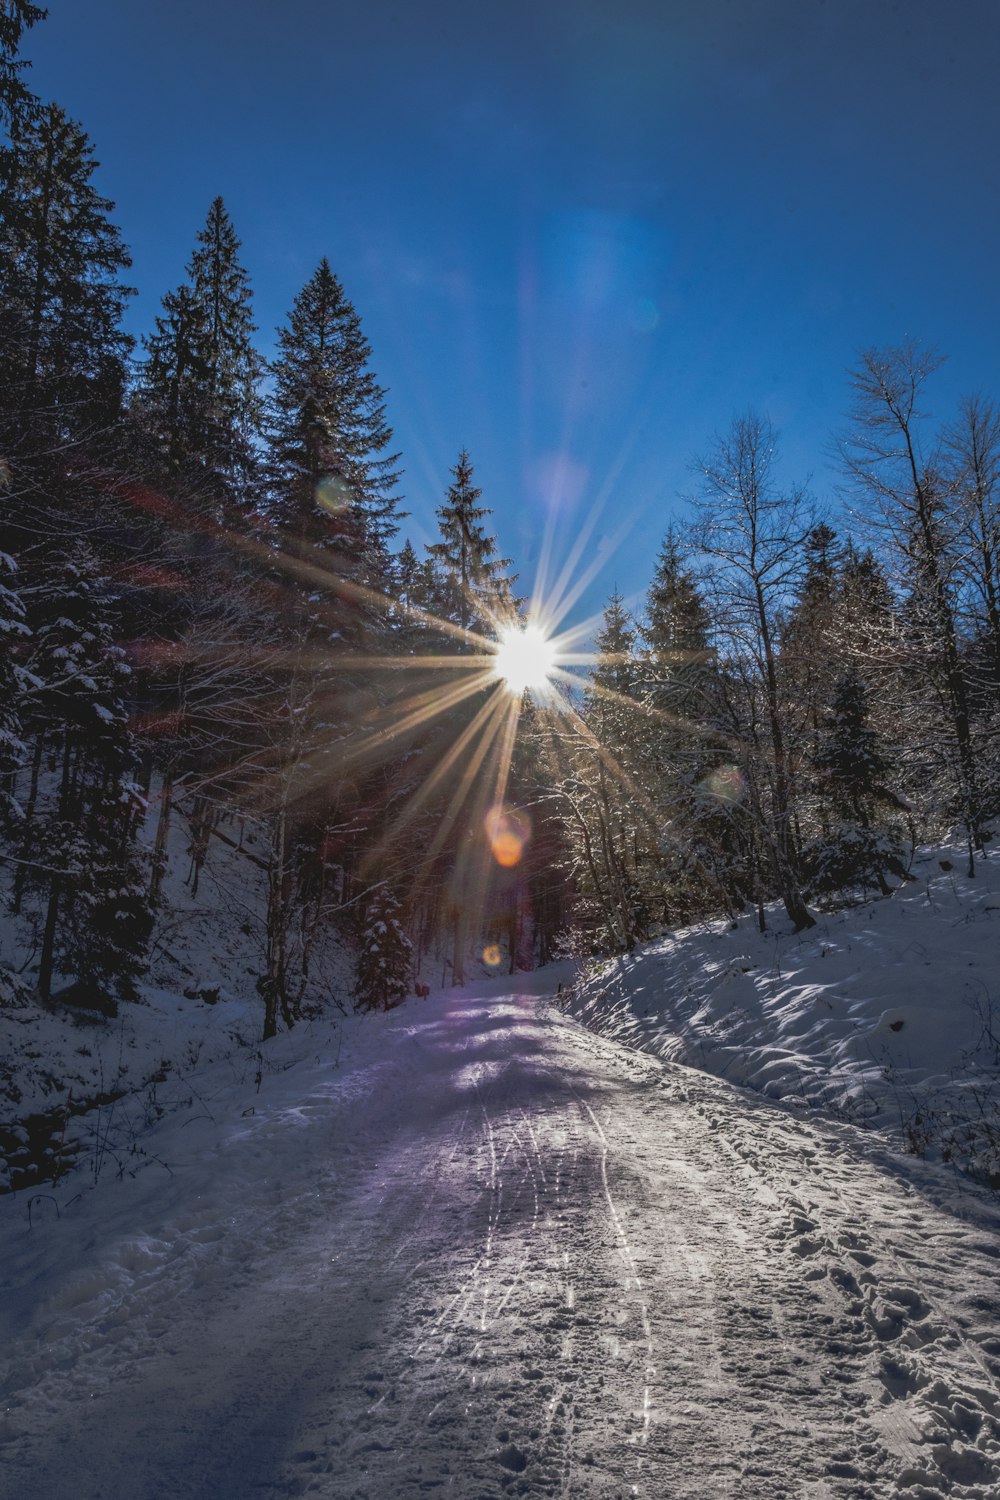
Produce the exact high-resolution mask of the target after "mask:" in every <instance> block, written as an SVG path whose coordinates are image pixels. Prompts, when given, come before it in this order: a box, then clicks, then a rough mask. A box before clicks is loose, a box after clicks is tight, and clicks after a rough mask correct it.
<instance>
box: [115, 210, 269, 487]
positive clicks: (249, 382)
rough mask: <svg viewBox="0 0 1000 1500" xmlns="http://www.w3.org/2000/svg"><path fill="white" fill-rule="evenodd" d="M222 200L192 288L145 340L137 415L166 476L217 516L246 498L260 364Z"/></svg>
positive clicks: (166, 306)
mask: <svg viewBox="0 0 1000 1500" xmlns="http://www.w3.org/2000/svg"><path fill="white" fill-rule="evenodd" d="M239 249H240V242H239V240H238V239H237V237H236V232H235V230H234V229H233V225H232V222H231V220H230V218H229V215H228V213H227V212H226V208H225V204H224V203H223V201H222V199H221V198H216V199H215V201H214V203H213V204H212V207H211V208H210V210H209V214H208V219H207V221H206V224H205V227H204V229H202V230H201V231H200V232H199V234H198V240H197V244H196V247H195V251H194V254H193V255H192V257H191V259H190V261H189V262H188V266H187V275H188V280H187V282H186V283H185V284H184V285H182V286H181V287H179V288H178V289H177V291H175V292H168V293H167V294H166V296H165V297H164V299H163V314H162V316H160V317H158V318H157V319H156V331H155V333H153V334H152V335H151V336H150V337H148V338H146V339H145V340H144V344H145V348H146V355H147V357H146V361H145V363H144V365H143V368H142V372H141V378H140V384H139V389H138V392H137V399H136V411H137V414H138V415H139V416H140V417H141V418H142V419H143V420H144V422H145V425H146V426H147V427H149V428H151V434H152V436H153V440H154V444H155V446H156V448H157V449H158V451H159V454H160V458H161V461H162V462H164V463H165V465H166V469H167V472H168V474H174V475H178V476H181V477H183V478H185V479H186V481H187V486H186V488H187V491H188V493H187V496H186V498H188V499H189V500H190V499H192V498H195V495H194V494H192V491H194V492H196V494H198V495H200V496H201V497H204V498H205V499H207V501H208V503H209V505H210V506H211V507H212V508H213V509H217V508H218V507H219V505H220V504H222V503H223V502H229V503H230V504H235V503H237V502H240V501H242V502H244V503H245V501H246V499H247V497H248V489H249V488H250V486H251V484H252V481H253V478H254V473H255V467H256V462H255V456H254V448H253V440H254V436H255V434H256V432H257V431H258V429H259V427H260V420H261V410H262V408H261V402H260V398H259V395H258V389H257V388H258V384H259V380H260V374H261V361H260V358H259V356H258V355H257V353H256V350H255V349H254V346H253V335H254V333H255V331H256V329H255V325H254V322H253V315H252V309H251V291H250V282H249V278H248V276H247V273H246V272H245V271H244V269H243V267H242V266H241V264H240V261H239Z"/></svg>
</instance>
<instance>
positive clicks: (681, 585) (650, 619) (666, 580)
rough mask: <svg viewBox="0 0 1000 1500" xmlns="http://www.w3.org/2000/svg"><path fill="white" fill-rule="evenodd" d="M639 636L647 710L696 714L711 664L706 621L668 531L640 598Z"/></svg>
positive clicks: (692, 581) (702, 605)
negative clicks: (643, 603) (643, 614)
mask: <svg viewBox="0 0 1000 1500" xmlns="http://www.w3.org/2000/svg"><path fill="white" fill-rule="evenodd" d="M642 637H643V641H644V642H645V647H646V650H645V652H644V656H643V661H644V686H645V687H646V691H647V693H648V696H649V701H650V703H651V704H652V706H653V707H654V708H656V709H657V710H659V711H660V712H661V713H664V714H670V715H671V716H673V717H675V718H678V719H683V718H684V717H685V716H686V715H687V714H689V713H693V714H697V713H698V699H699V696H700V693H701V690H702V686H703V682H704V679H705V677H706V672H707V671H708V670H710V663H711V660H712V649H711V642H710V621H709V616H708V610H707V608H706V606H705V602H704V600H703V599H702V597H701V594H700V592H699V590H698V585H697V582H696V580H695V577H694V574H693V573H692V572H691V571H690V569H689V568H687V567H686V566H685V564H684V559H683V555H682V552H681V547H680V543H679V542H678V540H677V538H676V536H675V535H674V533H673V531H669V532H668V533H667V535H666V537H665V538H664V541H663V546H662V547H661V549H660V555H659V558H658V559H657V564H656V571H655V572H654V574H653V581H652V583H651V584H650V586H649V591H648V593H647V595H646V622H645V624H644V625H643V628H642Z"/></svg>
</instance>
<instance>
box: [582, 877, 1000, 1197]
mask: <svg viewBox="0 0 1000 1500" xmlns="http://www.w3.org/2000/svg"><path fill="white" fill-rule="evenodd" d="M965 864H966V856H965V852H964V851H963V850H962V849H956V848H951V847H945V848H943V849H933V850H925V851H923V853H922V855H921V858H920V859H918V861H917V862H916V863H915V865H914V873H915V874H916V875H917V877H918V878H917V879H916V880H914V881H913V883H912V884H909V885H903V886H901V887H900V888H899V889H898V890H897V891H895V893H894V894H893V895H892V897H891V898H890V899H875V900H871V901H868V902H866V903H865V904H863V905H858V906H855V907H854V908H851V909H847V910H841V911H838V912H833V913H828V914H826V915H821V916H820V919H819V922H818V924H817V926H816V927H814V928H812V929H810V930H809V931H807V932H803V933H799V934H794V933H791V932H790V931H789V930H788V923H787V920H783V919H782V916H781V915H780V914H779V912H778V910H777V909H776V908H771V909H770V911H769V913H768V920H769V923H770V925H771V929H772V930H770V931H768V932H766V933H760V932H759V931H758V930H757V921H756V916H755V915H754V914H748V915H746V916H744V917H742V918H741V919H740V921H739V923H738V924H737V925H736V926H732V925H731V924H730V923H729V922H726V921H715V922H710V923H706V924H702V925H700V926H696V927H691V928H688V929H685V930H683V931H679V932H677V933H675V934H672V935H671V936H669V937H665V938H662V939H660V940H659V941H657V942H654V943H651V944H649V945H647V946H646V947H644V948H641V949H638V950H637V951H636V952H635V953H633V954H631V955H629V956H628V957H625V958H621V959H616V960H614V961H611V962H608V963H603V964H597V965H595V966H594V968H593V970H592V971H591V972H590V973H589V975H587V976H586V977H585V978H583V979H581V981H580V982H579V983H578V985H577V986H576V987H575V989H574V992H573V995H572V997H571V999H570V1001H569V1004H570V1008H571V1009H572V1011H573V1013H574V1014H575V1015H576V1016H578V1017H579V1018H581V1019H583V1020H585V1021H586V1022H587V1024H589V1025H591V1026H593V1027H595V1028H596V1029H597V1030H599V1031H600V1032H601V1033H602V1034H603V1035H606V1036H610V1037H614V1038H615V1039H616V1040H618V1041H622V1042H625V1043H627V1044H628V1045H629V1046H632V1047H636V1048H641V1049H643V1050H645V1051H648V1052H652V1053H655V1054H656V1055H657V1056H659V1057H662V1058H666V1059H668V1060H670V1061H672V1062H684V1063H688V1064H690V1065H692V1066H695V1067H699V1068H704V1069H706V1070H708V1071H709V1072H711V1073H714V1074H716V1075H718V1076H719V1077H722V1078H726V1079H729V1080H730V1081H731V1082H734V1083H739V1084H745V1085H748V1086H750V1087H751V1088H753V1089H756V1090H759V1091H760V1092H761V1093H763V1094H765V1095H767V1097H768V1098H771V1099H780V1100H784V1101H785V1102H786V1103H789V1104H793V1105H794V1104H799V1105H803V1104H805V1103H810V1104H821V1105H823V1106H824V1107H826V1108H828V1109H829V1108H832V1109H834V1110H836V1111H837V1112H838V1113H840V1114H842V1115H846V1116H847V1117H848V1118H850V1119H853V1120H855V1121H858V1122H861V1123H865V1124H867V1125H870V1126H876V1127H880V1128H884V1129H887V1130H891V1131H892V1132H893V1133H894V1134H895V1135H896V1137H897V1139H899V1140H901V1141H902V1143H903V1144H904V1145H906V1146H907V1147H908V1148H909V1149H910V1150H913V1151H916V1152H921V1153H923V1152H927V1151H929V1152H931V1154H934V1155H937V1156H938V1157H940V1158H943V1159H945V1160H949V1161H954V1162H956V1163H957V1164H959V1165H961V1166H963V1167H967V1168H968V1169H970V1170H972V1171H973V1172H975V1173H977V1174H979V1175H980V1176H981V1177H983V1178H985V1179H987V1180H990V1181H993V1182H994V1184H995V1185H997V1186H1000V1066H998V1064H1000V983H998V976H997V962H996V956H997V943H998V938H1000V859H997V858H992V859H989V860H985V861H981V862H979V863H978V864H977V870H976V876H975V878H974V879H972V880H970V879H968V878H967V877H966V875H965V874H964V873H963V872H964V869H965Z"/></svg>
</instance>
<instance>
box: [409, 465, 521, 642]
mask: <svg viewBox="0 0 1000 1500" xmlns="http://www.w3.org/2000/svg"><path fill="white" fill-rule="evenodd" d="M451 472H452V475H453V476H454V482H453V483H452V484H450V485H449V486H448V498H447V500H446V502H445V504H444V505H441V506H439V507H438V511H437V518H438V527H439V530H440V534H441V540H440V541H438V542H432V543H431V545H430V546H429V547H428V548H427V551H428V553H429V555H430V557H431V558H432V560H433V562H434V563H435V565H436V567H437V569H438V572H439V574H440V575H441V576H442V577H443V578H444V579H445V580H446V598H445V601H444V607H445V617H446V618H447V619H449V620H452V621H453V622H454V623H455V624H457V625H460V626H461V627H462V629H463V630H469V629H476V630H481V629H483V628H485V629H487V630H490V629H491V626H492V622H493V621H495V620H496V619H497V617H498V616H501V615H508V614H513V613H514V611H515V610H516V608H517V603H516V601H515V599H514V597H513V585H514V583H515V581H516V580H515V578H513V577H510V576H508V574H507V571H506V570H507V569H508V568H509V567H510V565H511V559H510V558H509V557H499V556H498V555H497V545H496V538H495V537H494V536H492V535H491V534H490V533H489V532H487V530H486V528H485V526H484V525H483V522H484V521H485V520H486V518H487V516H491V515H492V514H493V512H492V510H491V509H490V508H489V507H488V506H485V505H480V504H479V501H480V500H481V499H482V493H483V492H482V490H481V489H480V488H479V487H478V486H477V485H476V484H475V483H474V481H473V465H472V461H471V459H470V458H469V455H468V453H467V451H466V450H465V449H464V448H463V449H462V451H461V453H460V454H459V455H458V462H457V463H456V464H455V467H454V468H453V469H452V471H451Z"/></svg>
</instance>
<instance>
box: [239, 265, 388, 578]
mask: <svg viewBox="0 0 1000 1500" xmlns="http://www.w3.org/2000/svg"><path fill="white" fill-rule="evenodd" d="M370 358H371V347H370V345H369V343H368V341H367V339H366V338H365V336H364V334H363V333H362V330H361V320H360V318H359V317H358V314H357V313H356V311H355V310H354V307H353V306H352V304H351V303H350V302H349V301H348V300H347V298H346V296H345V295H344V289H343V287H342V286H341V283H340V281H339V279H338V278H337V277H336V276H335V275H334V274H333V272H332V271H331V269H330V266H329V263H328V262H327V261H326V260H325V259H324V260H322V261H321V262H320V264H319V267H318V268H317V270H316V271H315V273H314V274H313V276H312V277H310V279H309V281H308V282H307V283H306V285H305V286H304V287H303V289H302V291H301V292H300V293H299V295H298V297H296V299H295V304H294V306H293V308H292V311H291V314H290V316H289V320H288V324H287V326H286V327H285V328H283V329H280V330H279V333H278V355H277V358H276V359H275V360H274V362H273V364H272V365H271V374H272V376H273V378H274V389H273V392H272V395H271V399H270V410H269V423H268V429H269V430H268V441H269V470H270V485H271V495H272V500H271V513H272V517H273V520H274V522H275V524H276V525H277V526H278V527H279V528H280V529H282V530H283V531H285V532H287V533H288V534H290V535H291V536H293V537H295V538H296V540H298V541H299V542H300V543H310V544H312V545H314V546H317V547H322V548H327V549H332V550H334V551H337V552H339V553H340V554H341V556H342V559H343V561H344V562H345V563H350V564H351V571H353V572H354V574H355V576H356V578H357V580H358V582H360V583H362V584H367V585H370V586H374V587H377V588H378V587H381V586H382V584H383V583H384V582H385V581H386V579H387V578H388V574H389V559H388V550H387V549H388V543H389V542H390V541H391V539H392V537H393V536H394V535H395V534H396V532H397V530H398V522H397V505H398V501H397V497H396V494H395V487H396V481H397V479H398V477H399V476H398V471H397V469H396V468H395V464H396V460H397V457H398V455H396V454H393V453H391V452H389V451H388V450H389V445H390V443H391V441H392V429H391V428H390V427H389V425H388V423H387V422H386V418H385V394H386V393H385V391H384V390H383V388H382V387H381V386H380V385H379V384H378V382H377V381H376V379H375V376H374V375H373V373H372V371H371V370H370V369H369V365H368V361H369V359H370Z"/></svg>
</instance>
